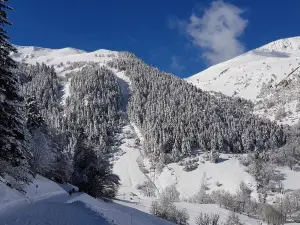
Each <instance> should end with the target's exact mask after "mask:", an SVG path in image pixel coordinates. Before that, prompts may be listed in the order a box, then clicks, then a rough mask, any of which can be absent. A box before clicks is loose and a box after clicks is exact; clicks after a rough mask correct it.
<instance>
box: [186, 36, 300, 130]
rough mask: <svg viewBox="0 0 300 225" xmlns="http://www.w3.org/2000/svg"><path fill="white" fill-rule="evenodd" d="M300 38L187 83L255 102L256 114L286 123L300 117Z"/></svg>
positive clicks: (261, 50)
mask: <svg viewBox="0 0 300 225" xmlns="http://www.w3.org/2000/svg"><path fill="white" fill-rule="evenodd" d="M299 67H300V37H293V38H287V39H280V40H277V41H274V42H271V43H269V44H266V45H264V46H262V47H260V48H257V49H254V50H252V51H249V52H247V53H244V54H242V55H240V56H238V57H236V58H234V59H231V60H228V61H226V62H223V63H220V64H217V65H215V66H212V67H210V68H208V69H206V70H204V71H202V72H200V73H198V74H195V75H193V76H191V77H189V78H187V79H186V80H187V81H188V82H190V83H192V84H193V85H195V86H197V87H199V88H201V89H203V90H207V91H215V92H221V93H223V94H226V95H228V96H239V97H242V98H246V99H249V100H252V101H253V102H254V103H255V113H257V114H259V115H261V116H263V117H267V118H269V119H271V120H277V121H278V122H279V123H283V124H295V123H297V122H298V121H299V118H300V114H299V109H300V88H299V84H300V68H299Z"/></svg>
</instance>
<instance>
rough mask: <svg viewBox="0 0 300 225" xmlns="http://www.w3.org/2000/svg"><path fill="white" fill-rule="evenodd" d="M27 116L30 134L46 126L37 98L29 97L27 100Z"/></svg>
mask: <svg viewBox="0 0 300 225" xmlns="http://www.w3.org/2000/svg"><path fill="white" fill-rule="evenodd" d="M26 115H27V128H28V129H29V131H30V132H32V131H33V130H36V129H37V128H40V127H42V126H45V121H44V119H43V117H42V115H41V114H40V109H39V107H38V103H37V101H36V99H35V97H28V98H27V99H26Z"/></svg>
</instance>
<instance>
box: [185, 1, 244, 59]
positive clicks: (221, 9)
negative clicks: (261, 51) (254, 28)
mask: <svg viewBox="0 0 300 225" xmlns="http://www.w3.org/2000/svg"><path fill="white" fill-rule="evenodd" d="M243 12H244V11H243V10H242V9H240V8H238V7H236V6H234V5H232V4H229V3H225V2H223V1H221V0H220V1H214V2H212V4H211V5H210V7H209V8H208V9H206V10H204V12H203V15H202V16H198V15H196V14H192V15H191V16H190V18H189V21H188V22H187V23H186V25H185V32H186V33H187V34H188V35H189V36H190V37H191V38H192V41H193V43H194V44H195V45H196V46H198V47H200V48H201V50H202V57H203V58H205V59H206V60H207V61H208V63H209V64H216V63H219V62H222V61H225V60H228V59H231V58H233V57H235V56H237V55H240V54H241V53H243V52H244V51H245V47H244V45H243V44H242V43H241V42H240V41H239V39H238V38H239V37H240V36H241V35H242V34H243V32H244V30H245V28H246V26H247V24H248V21H247V20H245V19H243V18H242V17H241V15H242V14H243Z"/></svg>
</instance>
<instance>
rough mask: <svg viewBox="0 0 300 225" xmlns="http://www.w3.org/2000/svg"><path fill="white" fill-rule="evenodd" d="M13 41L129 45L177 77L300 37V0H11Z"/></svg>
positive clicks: (114, 47) (82, 45) (115, 47)
mask: <svg viewBox="0 0 300 225" xmlns="http://www.w3.org/2000/svg"><path fill="white" fill-rule="evenodd" d="M10 5H11V6H13V7H14V8H15V11H13V12H11V13H10V19H11V21H12V22H13V24H14V25H13V26H12V27H11V28H9V34H10V36H11V37H12V42H13V43H14V44H17V45H34V46H39V47H48V48H63V47H74V48H78V49H84V50H88V51H92V50H97V49H110V50H125V51H130V52H133V53H135V54H136V55H137V56H138V57H140V58H142V59H143V60H145V61H146V62H147V63H148V64H151V65H153V66H157V67H158V68H160V69H161V70H164V71H167V72H171V73H174V74H175V75H178V76H180V77H187V76H190V75H193V74H195V73H197V72H200V71H201V70H203V69H205V68H207V67H208V66H210V65H213V64H215V63H218V62H220V61H223V60H226V59H228V58H231V57H234V56H235V55H237V54H240V53H242V52H244V51H247V50H250V49H253V48H255V47H259V46H261V45H263V44H266V43H268V42H271V41H273V40H276V39H280V38H285V37H292V36H299V35H300V29H299V21H300V13H299V11H300V1H299V0H228V1H223V2H221V1H214V2H213V1H210V0H202V1H201V0H198V1H196V0H151V1H146V0H145V1H141V0H84V1H79V0H51V1H47V0H11V1H10Z"/></svg>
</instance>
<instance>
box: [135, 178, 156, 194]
mask: <svg viewBox="0 0 300 225" xmlns="http://www.w3.org/2000/svg"><path fill="white" fill-rule="evenodd" d="M136 188H137V189H138V190H140V191H141V192H142V193H143V194H144V195H145V196H147V197H155V196H156V194H155V192H156V187H155V185H154V184H153V183H152V182H151V181H145V182H144V183H143V184H141V185H137V187H136Z"/></svg>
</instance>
